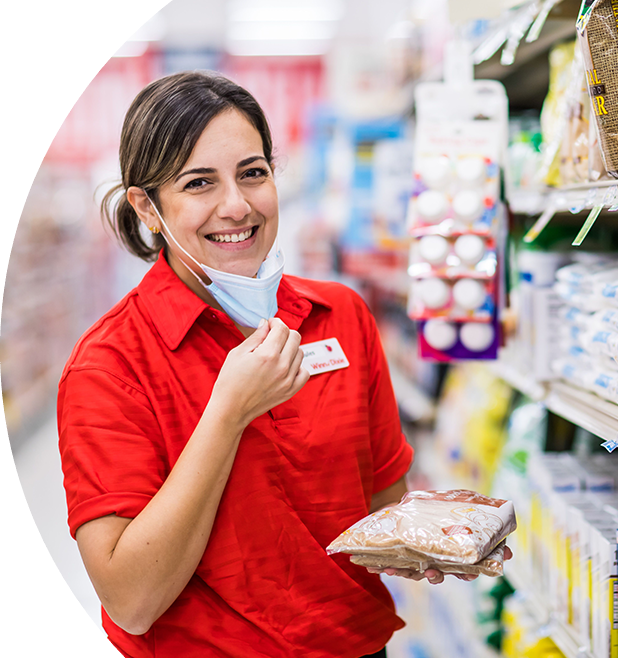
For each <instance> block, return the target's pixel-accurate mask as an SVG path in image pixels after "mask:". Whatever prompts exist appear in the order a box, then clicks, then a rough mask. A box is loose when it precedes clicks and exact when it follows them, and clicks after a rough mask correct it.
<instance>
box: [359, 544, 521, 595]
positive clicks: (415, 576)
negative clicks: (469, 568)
mask: <svg viewBox="0 0 618 658" xmlns="http://www.w3.org/2000/svg"><path fill="white" fill-rule="evenodd" d="M512 557H513V551H512V550H511V549H510V548H509V547H508V546H505V547H504V559H505V560H510V559H511V558H512ZM367 571H369V573H377V574H380V573H385V574H386V575H387V576H399V577H400V578H409V579H410V580H423V578H427V580H428V581H429V582H430V583H431V584H432V585H438V584H439V583H442V582H444V576H448V575H449V574H445V573H442V571H439V570H438V569H427V571H422V572H421V571H417V570H416V569H373V568H371V567H368V568H367ZM450 575H452V576H455V578H459V580H465V581H471V580H476V579H477V578H478V576H475V575H474V574H468V573H452V574H450Z"/></svg>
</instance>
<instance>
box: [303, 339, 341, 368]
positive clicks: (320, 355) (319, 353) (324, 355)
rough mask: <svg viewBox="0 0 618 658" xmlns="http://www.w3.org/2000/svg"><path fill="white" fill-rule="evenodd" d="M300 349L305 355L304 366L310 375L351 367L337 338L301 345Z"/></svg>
mask: <svg viewBox="0 0 618 658" xmlns="http://www.w3.org/2000/svg"><path fill="white" fill-rule="evenodd" d="M300 349H301V350H302V351H303V353H304V355H305V357H304V359H303V362H302V366H303V368H305V369H306V370H307V371H308V372H309V374H310V375H319V374H320V373H323V372H330V371H331V370H341V368H347V367H348V366H349V365H350V362H349V361H348V360H347V358H346V355H345V354H344V353H343V350H342V349H341V345H339V341H338V340H337V339H336V338H327V339H326V340H318V341H317V342H315V343H307V344H306V345H301V346H300Z"/></svg>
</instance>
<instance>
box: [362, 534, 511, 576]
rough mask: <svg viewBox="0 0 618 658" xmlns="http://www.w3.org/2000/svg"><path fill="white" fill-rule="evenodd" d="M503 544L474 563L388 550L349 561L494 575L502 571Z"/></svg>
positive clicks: (376, 567)
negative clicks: (435, 558)
mask: <svg viewBox="0 0 618 658" xmlns="http://www.w3.org/2000/svg"><path fill="white" fill-rule="evenodd" d="M505 546H506V542H505V541H501V542H500V543H499V544H498V545H497V546H496V548H494V550H493V551H492V552H491V553H490V554H489V555H488V556H487V557H486V558H483V559H482V560H481V561H480V562H477V563H476V564H459V563H457V562H447V561H446V560H433V559H431V558H426V559H424V560H420V559H419V560H413V559H411V558H408V557H401V556H400V555H397V553H394V552H393V553H390V552H388V551H379V552H377V553H363V554H360V555H352V556H350V562H353V563H354V564H358V565H360V566H361V567H369V568H372V569H389V568H390V569H415V570H416V571H420V572H421V573H423V572H425V571H427V569H438V570H439V571H442V573H464V574H470V575H474V576H480V575H483V576H491V577H496V576H501V575H502V574H503V573H504V547H505Z"/></svg>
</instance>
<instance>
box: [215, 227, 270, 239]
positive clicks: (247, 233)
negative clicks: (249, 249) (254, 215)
mask: <svg viewBox="0 0 618 658" xmlns="http://www.w3.org/2000/svg"><path fill="white" fill-rule="evenodd" d="M257 229H258V227H257V226H252V227H251V228H249V229H247V230H246V231H243V232H242V233H210V234H209V235H207V236H206V239H207V240H210V241H211V242H244V241H245V240H248V239H249V238H250V237H251V236H252V235H254V234H255V232H256V231H257Z"/></svg>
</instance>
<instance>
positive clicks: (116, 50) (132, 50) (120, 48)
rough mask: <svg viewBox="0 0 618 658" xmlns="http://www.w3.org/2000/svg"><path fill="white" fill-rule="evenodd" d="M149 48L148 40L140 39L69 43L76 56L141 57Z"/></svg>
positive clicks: (72, 53) (70, 50)
mask: <svg viewBox="0 0 618 658" xmlns="http://www.w3.org/2000/svg"><path fill="white" fill-rule="evenodd" d="M147 50H148V43H147V42H141V43H140V42H138V41H124V42H123V41H120V42H119V41H108V42H105V41H98V42H96V41H90V42H85V43H84V42H82V43H79V42H77V43H70V44H68V51H69V53H70V54H71V55H73V56H74V57H140V56H141V55H143V54H144V53H145V52H146V51H147Z"/></svg>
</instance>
